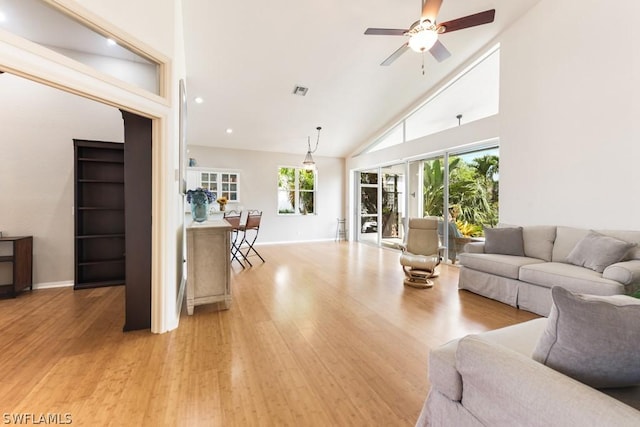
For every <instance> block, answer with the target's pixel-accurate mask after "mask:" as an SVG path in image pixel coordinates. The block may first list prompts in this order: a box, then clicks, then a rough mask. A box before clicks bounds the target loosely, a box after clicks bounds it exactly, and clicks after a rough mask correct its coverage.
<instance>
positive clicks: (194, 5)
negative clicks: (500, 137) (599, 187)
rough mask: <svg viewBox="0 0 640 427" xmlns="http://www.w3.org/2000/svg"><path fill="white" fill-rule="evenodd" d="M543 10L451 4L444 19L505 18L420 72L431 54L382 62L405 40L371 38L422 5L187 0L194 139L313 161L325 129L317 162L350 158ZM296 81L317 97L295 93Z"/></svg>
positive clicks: (493, 3) (381, 0) (413, 15)
mask: <svg viewBox="0 0 640 427" xmlns="http://www.w3.org/2000/svg"><path fill="white" fill-rule="evenodd" d="M537 2H538V0H518V1H513V0H445V1H444V2H443V5H442V8H441V10H440V13H439V16H438V21H439V22H444V21H448V20H450V19H456V18H459V17H462V16H466V15H470V14H473V13H477V12H481V11H484V10H487V9H496V19H495V22H493V23H491V24H487V25H483V26H479V27H474V28H468V29H464V30H460V31H457V32H453V33H450V34H443V35H442V36H441V37H440V40H441V41H442V42H443V44H445V45H446V47H447V48H448V49H449V51H450V52H451V53H452V56H451V57H450V58H449V59H447V60H446V61H444V62H442V63H438V62H437V61H435V59H433V57H431V55H429V54H427V55H425V56H424V66H425V75H422V72H421V65H422V55H421V54H418V53H415V52H412V51H407V52H406V53H405V54H404V55H403V56H401V57H400V58H399V59H397V60H396V61H395V62H394V63H393V64H392V65H391V66H389V67H382V66H380V65H379V64H380V63H381V62H382V61H383V60H384V59H385V58H387V56H389V55H390V54H391V53H392V52H394V51H395V50H396V49H397V48H398V47H399V46H400V45H401V44H402V43H404V41H406V39H405V37H404V36H370V35H369V36H365V35H364V34H363V33H364V31H365V30H366V29H367V28H368V27H382V28H408V27H409V25H411V23H413V22H414V21H416V20H417V19H418V18H419V15H420V10H421V3H420V0H349V1H344V0H297V1H290V0H271V1H269V2H264V1H255V0H244V1H229V0H227V1H221V0H214V1H211V0H183V8H184V11H183V13H184V31H185V50H186V65H187V93H188V97H189V106H188V143H189V144H196V145H205V146H212V147H227V148H238V149H249V150H265V151H276V152H285V153H301V155H303V154H304V152H305V151H306V144H307V136H311V137H312V139H313V138H314V136H315V134H316V131H315V128H316V126H322V128H323V130H322V133H321V137H320V147H319V149H318V151H317V155H319V156H336V157H344V156H347V155H348V154H350V153H352V152H353V151H354V150H356V148H358V147H359V146H361V145H362V144H364V143H366V142H368V141H369V140H371V139H372V138H373V137H375V136H377V135H379V134H380V133H381V132H383V131H385V130H386V129H387V128H388V126H389V125H391V124H393V122H394V121H395V120H397V119H398V118H399V114H401V113H402V112H403V111H405V110H406V109H407V108H408V107H409V106H410V105H412V104H414V103H416V102H417V101H419V100H420V99H422V98H423V97H424V96H425V94H427V93H428V92H429V90H430V89H432V88H434V86H435V85H437V84H439V83H441V82H442V81H443V79H444V78H445V77H447V75H448V74H450V73H451V72H452V71H454V70H455V69H456V68H457V67H459V66H460V65H462V64H463V63H464V62H465V61H467V60H468V59H469V58H470V57H472V56H473V55H474V54H475V53H476V52H477V51H479V50H480V49H482V48H484V47H488V46H487V45H488V43H489V42H490V41H491V40H492V39H493V38H494V37H495V36H496V35H497V34H498V33H499V32H501V31H502V30H503V29H505V28H506V27H507V26H509V25H510V24H511V23H512V22H513V21H515V20H517V19H518V18H519V17H520V16H521V15H522V14H523V13H525V12H526V11H527V10H529V8H530V7H531V6H533V5H534V4H535V3H537ZM296 85H302V86H306V87H308V88H309V92H308V94H307V95H306V96H304V97H300V96H296V95H293V94H292V92H293V89H294V87H295V86H296ZM196 96H200V97H202V98H203V99H204V101H205V102H204V103H202V104H196V103H194V102H193V99H194V98H195V97H196ZM454 116H455V114H454ZM227 128H232V129H233V133H232V134H230V135H229V134H227V133H226V132H225V130H226V129H227Z"/></svg>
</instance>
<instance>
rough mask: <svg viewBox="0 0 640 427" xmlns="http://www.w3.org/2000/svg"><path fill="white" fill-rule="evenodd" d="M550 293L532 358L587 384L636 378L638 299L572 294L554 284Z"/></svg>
mask: <svg viewBox="0 0 640 427" xmlns="http://www.w3.org/2000/svg"><path fill="white" fill-rule="evenodd" d="M551 295H552V297H553V307H552V308H551V314H550V315H549V320H548V322H547V327H546V329H545V331H544V333H543V334H542V337H541V338H540V340H539V341H538V345H537V346H536V348H535V350H534V352H533V358H534V360H537V361H539V362H541V363H543V364H545V365H547V366H549V367H550V368H553V369H555V370H556V371H559V372H562V373H564V374H565V375H568V376H570V377H572V378H574V379H576V380H578V381H580V382H583V383H585V384H587V385H590V386H592V387H600V388H607V387H625V386H630V385H636V384H640V328H638V327H637V325H639V324H640V300H638V299H636V298H632V297H629V296H626V295H614V296H609V297H602V296H594V295H580V294H573V293H571V292H569V291H567V290H566V289H564V288H561V287H559V286H556V287H554V288H552V289H551Z"/></svg>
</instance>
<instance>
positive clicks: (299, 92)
mask: <svg viewBox="0 0 640 427" xmlns="http://www.w3.org/2000/svg"><path fill="white" fill-rule="evenodd" d="M308 91H309V88H308V87H304V86H296V87H295V88H293V94H294V95H300V96H305V95H306V94H307V92H308Z"/></svg>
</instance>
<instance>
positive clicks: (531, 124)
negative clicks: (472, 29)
mask: <svg viewBox="0 0 640 427" xmlns="http://www.w3.org/2000/svg"><path fill="white" fill-rule="evenodd" d="M639 14H640V2H632V1H624V2H613V3H611V4H609V3H607V6H606V7H604V8H600V7H585V4H584V2H583V1H579V0H542V1H541V2H540V3H538V5H536V6H535V7H534V8H533V9H531V11H529V12H528V13H527V14H525V15H524V16H523V18H521V19H520V20H519V21H517V22H515V23H514V25H512V26H511V27H509V28H508V29H507V30H506V32H504V33H503V34H501V35H500V36H499V37H498V39H497V40H496V41H498V42H500V44H501V46H500V59H501V68H500V113H499V115H498V116H494V117H492V118H489V119H488V120H487V119H485V121H483V122H482V123H475V122H474V123H469V124H467V125H463V126H461V127H460V128H453V129H450V130H447V131H443V132H441V133H439V134H436V135H430V136H429V137H425V138H421V139H420V140H417V141H414V142H411V143H408V144H401V145H398V146H395V147H391V148H389V149H386V150H381V151H380V152H375V153H371V154H367V155H363V156H359V157H352V158H350V159H348V161H347V168H348V169H349V170H352V169H356V168H357V169H361V168H365V167H369V166H376V165H380V164H385V163H389V162H393V161H401V160H403V159H406V158H411V157H415V156H420V155H426V154H427V153H430V152H433V151H437V150H439V149H443V148H451V147H457V146H459V145H461V144H464V143H469V142H473V141H476V140H482V139H485V138H486V137H487V136H489V135H491V134H492V133H493V136H495V137H498V138H499V140H500V221H502V222H506V223H512V224H562V225H569V226H576V227H589V228H611V229H616V228H617V229H636V230H638V229H640V198H638V197H637V196H636V195H635V194H636V190H635V184H636V183H638V182H640V167H638V159H640V148H638V146H639V141H640V121H639V120H638V117H640V101H639V100H640V79H638V75H640V48H639V45H638V41H639V40H640V30H638V26H637V25H636V23H635V20H636V17H637V16H638V15H639ZM351 185H352V184H349V186H348V187H347V189H346V190H347V191H350V190H351V188H350V187H351ZM349 203H350V205H349V211H350V212H352V211H353V209H354V208H355V207H354V205H352V204H351V203H353V202H352V201H351V200H350V202H349Z"/></svg>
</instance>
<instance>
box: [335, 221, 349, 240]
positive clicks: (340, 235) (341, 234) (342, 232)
mask: <svg viewBox="0 0 640 427" xmlns="http://www.w3.org/2000/svg"><path fill="white" fill-rule="evenodd" d="M346 223H347V220H346V219H344V218H338V226H337V227H336V242H339V241H341V240H345V241H346V240H347V229H346Z"/></svg>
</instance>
